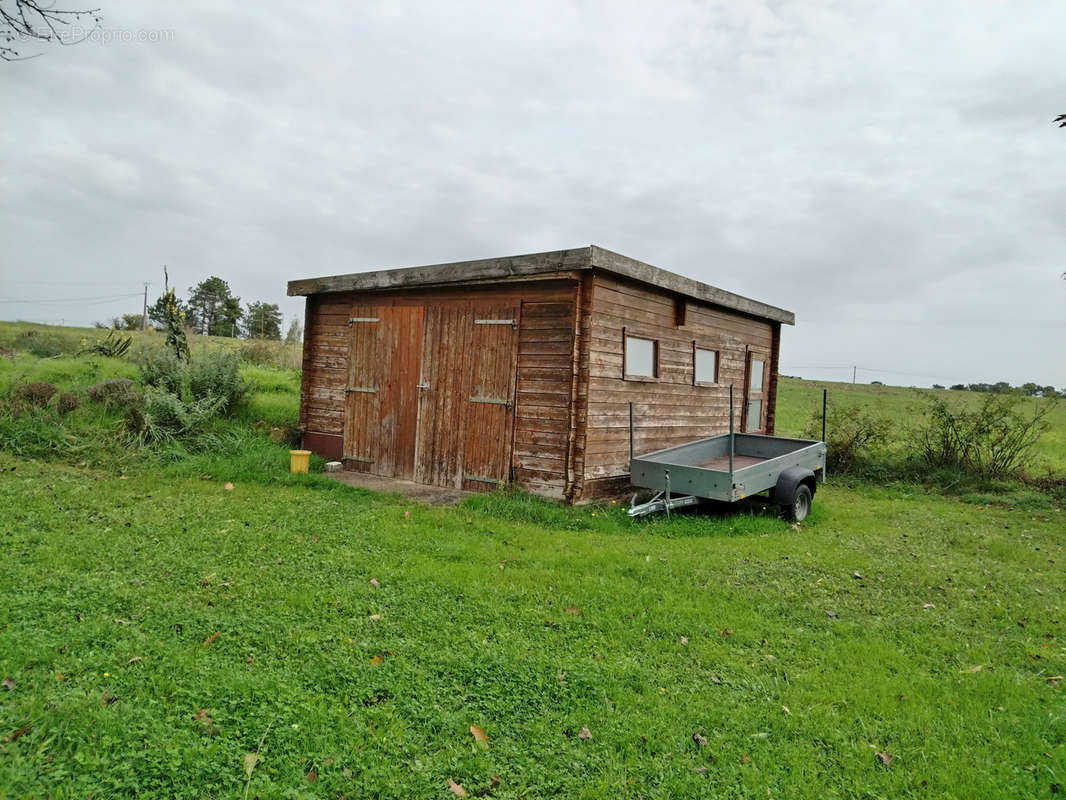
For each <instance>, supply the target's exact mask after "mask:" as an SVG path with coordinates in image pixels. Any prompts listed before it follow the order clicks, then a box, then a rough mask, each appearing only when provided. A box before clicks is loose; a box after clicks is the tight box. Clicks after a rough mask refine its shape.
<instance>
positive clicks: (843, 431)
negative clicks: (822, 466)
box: [803, 405, 893, 473]
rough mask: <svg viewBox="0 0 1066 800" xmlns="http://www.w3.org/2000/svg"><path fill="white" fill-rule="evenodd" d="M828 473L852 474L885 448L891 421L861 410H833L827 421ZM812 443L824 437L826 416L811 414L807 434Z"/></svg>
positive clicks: (830, 411)
mask: <svg viewBox="0 0 1066 800" xmlns="http://www.w3.org/2000/svg"><path fill="white" fill-rule="evenodd" d="M825 427H826V434H825V435H826V445H827V448H826V449H827V453H826V462H827V463H826V470H827V471H828V472H830V473H832V472H848V471H850V470H852V469H854V468H855V467H856V466H858V465H859V464H860V463H861V462H864V461H866V460H867V459H869V458H870V456H871V455H872V454H873V453H874V451H876V450H878V449H879V448H882V447H884V446H885V445H886V444H887V443H888V441H889V437H890V436H891V434H892V429H893V422H892V420H891V419H890V418H889V417H885V416H881V415H879V414H875V413H874V412H872V411H869V410H868V409H865V408H862V407H861V406H834V405H830V406H829V413H828V416H827V419H826V426H825ZM803 435H804V436H806V437H807V438H808V439H820V438H821V436H822V412H821V410H820V409H819V410H817V411H814V412H812V413H811V417H810V420H809V421H808V422H807V426H806V427H805V428H804V430H803Z"/></svg>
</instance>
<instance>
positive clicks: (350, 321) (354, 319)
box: [348, 317, 381, 325]
mask: <svg viewBox="0 0 1066 800" xmlns="http://www.w3.org/2000/svg"><path fill="white" fill-rule="evenodd" d="M380 321H381V320H379V319H378V318H377V317H348V324H349V325H351V324H353V323H355V322H380Z"/></svg>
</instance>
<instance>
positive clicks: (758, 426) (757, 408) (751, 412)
mask: <svg viewBox="0 0 1066 800" xmlns="http://www.w3.org/2000/svg"><path fill="white" fill-rule="evenodd" d="M758 430H762V400H749V401H748V424H747V426H746V427H745V429H744V432H745V433H754V432H755V431H758Z"/></svg>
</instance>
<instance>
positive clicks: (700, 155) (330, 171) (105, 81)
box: [0, 0, 1066, 385]
mask: <svg viewBox="0 0 1066 800" xmlns="http://www.w3.org/2000/svg"><path fill="white" fill-rule="evenodd" d="M103 14H104V25H105V27H107V28H109V29H111V30H117V31H133V32H136V31H141V30H144V31H163V32H166V33H167V36H165V37H163V40H162V41H153V42H140V41H111V42H109V43H108V42H103V41H99V42H96V41H88V42H84V43H82V44H80V45H78V46H75V47H66V48H50V49H48V50H47V51H46V52H45V53H44V54H43V55H42V56H41V57H39V58H36V59H33V60H30V61H26V62H21V63H16V64H6V65H3V67H2V69H0V91H3V95H4V97H5V101H6V102H5V105H6V108H7V110H8V114H7V117H8V120H7V124H6V125H5V127H4V129H3V130H2V131H0V142H2V149H0V150H2V157H3V164H2V171H0V188H2V193H0V214H2V216H0V233H2V237H0V239H2V244H0V277H2V288H0V317H3V318H13V317H21V318H28V319H40V320H58V319H60V318H64V319H66V320H67V321H68V322H80V323H87V322H90V321H91V320H93V319H98V318H104V317H106V316H108V315H109V314H112V313H119V312H122V311H127V310H134V309H135V308H136V307H137V301H136V299H135V298H134V299H132V300H130V299H122V300H120V301H117V302H114V303H100V304H94V305H86V304H84V303H82V304H79V303H56V302H44V301H46V300H49V299H51V300H55V299H64V300H65V299H69V298H75V297H97V296H108V295H109V294H110V293H123V292H129V293H135V292H136V291H137V289H138V287H139V285H140V282H141V281H143V280H150V281H153V283H154V286H153V292H154V291H156V290H158V289H159V288H160V282H161V280H160V278H161V276H160V272H161V265H162V264H164V263H166V264H168V265H169V267H170V270H171V275H172V276H173V277H174V279H175V280H176V281H177V284H178V286H179V287H181V288H184V287H185V286H188V285H190V284H192V283H195V282H197V281H199V280H200V279H202V278H203V277H206V276H207V275H210V274H218V275H221V276H222V277H225V278H226V279H228V280H229V281H230V283H231V285H232V286H233V287H234V289H235V291H236V292H237V293H238V294H240V295H241V296H242V297H243V298H244V299H246V300H254V299H265V300H270V301H280V302H281V303H282V308H283V310H284V311H285V313H286V314H288V315H290V316H291V315H294V314H299V313H300V312H301V310H302V304H301V302H299V301H298V300H291V299H285V298H284V285H285V281H286V280H288V279H289V278H293V277H304V276H308V275H315V274H327V273H335V272H350V271H355V270H361V269H370V268H375V267H384V266H402V265H409V264H418V263H429V262H434V261H447V260H455V259H464V258H477V257H484V256H492V255H501V254H506V253H516V252H528V251H534V250H544V249H555V248H558V247H570V246H578V245H582V244H588V243H596V244H601V245H603V246H605V247H609V248H611V249H614V250H618V251H620V252H623V253H626V254H628V255H632V256H635V257H637V258H642V259H645V260H648V261H650V262H652V263H655V264H657V265H660V266H663V267H666V268H668V269H673V270H675V271H678V272H682V273H684V274H686V275H690V276H692V277H694V278H697V279H700V280H705V281H708V282H710V283H713V284H715V285H718V286H721V287H723V288H727V289H731V290H734V291H738V292H741V293H744V294H748V295H751V296H754V297H757V298H759V299H763V300H766V301H768V302H772V303H775V304H778V305H782V306H785V307H787V308H790V309H793V310H795V311H796V312H797V317H798V325H797V327H796V328H794V329H792V328H789V329H786V331H785V336H784V351H783V363H782V369H783V371H785V372H787V373H793V374H803V375H808V376H820V377H829V378H847V377H850V370H848V369H846V367H847V365H851V364H857V365H859V366H860V367H868V368H877V371H867V372H860V378H862V379H866V380H870V379H872V378H879V379H882V380H887V381H891V382H896V383H904V384H908V383H915V384H919V385H921V384H929V383H931V382H932V381H934V380H939V381H940V382H941V383H946V382H955V381H970V380H999V379H1006V380H1011V381H1015V382H1020V381H1024V380H1029V379H1034V380H1039V381H1042V382H1046V383H1054V384H1056V385H1061V384H1063V383H1066V358H1064V356H1063V353H1064V352H1066V339H1064V332H1066V319H1064V316H1066V315H1064V307H1066V281H1063V280H1061V279H1060V278H1059V275H1060V273H1061V272H1062V269H1063V265H1064V264H1066V242H1064V237H1063V225H1062V220H1063V219H1066V214H1064V212H1066V208H1064V203H1063V185H1064V180H1063V179H1064V177H1066V175H1064V169H1063V167H1064V161H1063V158H1062V155H1061V153H1062V147H1063V146H1064V144H1066V136H1064V135H1063V133H1062V131H1059V130H1058V129H1057V128H1055V127H1053V126H1052V125H1051V124H1050V120H1051V117H1052V116H1054V115H1055V114H1056V113H1063V112H1066V108H1064V107H1060V106H1061V105H1062V96H1061V91H1060V88H1061V85H1062V78H1063V74H1062V72H1063V65H1062V63H1061V57H1060V53H1059V49H1058V45H1059V42H1058V39H1059V36H1058V33H1059V32H1060V31H1061V30H1063V29H1064V25H1066V7H1063V6H1062V4H1061V3H1055V2H1050V0H1049V2H1041V3H1035V4H1028V5H1026V6H1025V7H1024V8H1020V7H1018V6H1011V5H1009V4H1002V3H995V2H990V1H989V2H979V3H937V4H933V5H928V4H924V5H912V6H898V5H897V4H865V3H826V4H824V5H822V4H813V3H806V2H768V1H767V2H742V3H735V2H730V3H720V4H716V5H708V4H704V3H677V4H670V5H669V6H668V7H666V8H653V7H651V6H650V5H648V4H636V3H634V4H619V3H606V2H599V3H597V2H554V3H538V4H529V5H521V6H516V5H515V4H493V3H474V2H471V3H460V4H448V5H447V6H444V5H441V6H435V7H427V5H426V4H402V3H394V2H389V3H385V2H382V3H378V4H358V5H357V6H352V5H350V4H339V3H338V4H315V5H313V6H312V7H309V8H307V9H303V8H301V9H300V11H299V16H298V17H297V16H294V12H293V10H292V7H291V6H281V7H278V8H275V9H261V8H257V9H251V10H249V9H245V8H243V7H234V6H224V5H222V6H220V5H218V4H211V3H205V2H192V3H185V4H177V5H175V4H170V5H168V6H164V7H146V6H143V4H133V3H127V2H109V3H107V5H106V7H105V8H104V9H103ZM156 38H160V37H156ZM31 280H32V281H33V282H32V283H31V282H30V281H31ZM92 282H95V283H96V286H95V287H93V286H92ZM15 299H17V300H35V299H37V300H38V302H30V303H17V304H16V303H11V302H10V301H11V300H15Z"/></svg>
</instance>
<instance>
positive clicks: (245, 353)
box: [240, 339, 278, 367]
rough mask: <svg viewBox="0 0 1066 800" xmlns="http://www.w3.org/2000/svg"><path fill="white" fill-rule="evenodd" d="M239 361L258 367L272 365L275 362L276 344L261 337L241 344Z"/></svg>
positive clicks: (276, 355)
mask: <svg viewBox="0 0 1066 800" xmlns="http://www.w3.org/2000/svg"><path fill="white" fill-rule="evenodd" d="M240 357H241V361H244V362H247V363H248V364H255V365H256V366H259V367H272V366H275V365H276V364H277V360H278V346H277V344H271V343H270V342H268V341H265V340H263V339H255V340H253V341H250V342H247V343H246V344H244V345H242V346H241V349H240Z"/></svg>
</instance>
